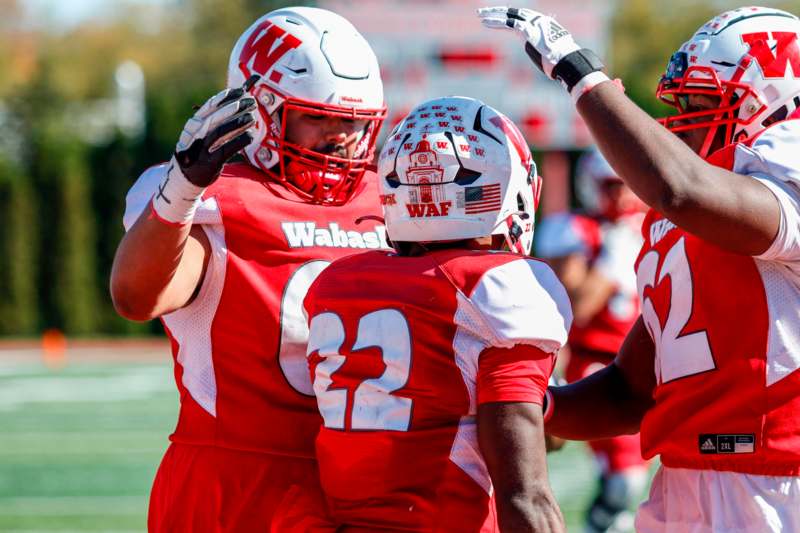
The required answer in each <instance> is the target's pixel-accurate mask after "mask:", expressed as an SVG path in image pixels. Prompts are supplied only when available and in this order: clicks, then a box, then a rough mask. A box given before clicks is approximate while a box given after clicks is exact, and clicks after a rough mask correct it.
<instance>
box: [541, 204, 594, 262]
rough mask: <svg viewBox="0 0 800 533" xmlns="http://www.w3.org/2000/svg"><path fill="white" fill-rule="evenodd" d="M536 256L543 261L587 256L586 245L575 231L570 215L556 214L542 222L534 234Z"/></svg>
mask: <svg viewBox="0 0 800 533" xmlns="http://www.w3.org/2000/svg"><path fill="white" fill-rule="evenodd" d="M534 239H535V242H534V250H536V256H537V257H542V258H544V259H551V258H553V257H565V256H568V255H572V254H588V252H589V251H588V250H587V249H586V243H584V242H583V239H581V237H580V235H579V234H578V232H577V231H575V226H574V224H573V221H572V215H571V214H569V213H556V214H555V215H550V216H549V217H547V218H545V219H543V220H542V222H541V223H540V224H539V226H538V227H537V228H536V232H535V233H534Z"/></svg>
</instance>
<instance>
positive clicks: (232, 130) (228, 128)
mask: <svg viewBox="0 0 800 533" xmlns="http://www.w3.org/2000/svg"><path fill="white" fill-rule="evenodd" d="M257 79H258V78H257V77H256V76H253V77H251V78H250V79H248V80H247V81H246V82H245V84H244V85H243V86H242V87H238V88H236V89H226V90H224V91H222V92H220V93H218V94H216V95H214V96H212V97H211V98H210V99H209V100H208V101H207V102H206V103H205V104H203V105H202V107H200V109H198V110H197V112H196V113H195V114H194V116H193V117H192V118H190V119H189V121H188V122H186V125H185V126H184V127H183V132H181V136H180V139H178V144H177V145H176V147H175V162H176V163H177V164H178V167H179V168H180V171H181V172H182V173H183V175H184V176H185V177H186V179H187V180H188V181H189V182H191V183H192V184H194V185H196V186H198V187H208V186H209V185H211V184H212V183H213V182H214V181H215V180H216V179H217V177H218V176H219V174H220V172H221V171H222V166H223V165H224V164H225V162H226V161H227V160H228V159H230V158H231V157H233V155H234V154H236V153H237V152H239V151H240V150H242V149H243V148H244V147H245V146H247V145H248V144H250V142H251V141H252V136H251V134H250V133H249V132H248V131H247V130H248V129H250V128H251V127H252V126H253V125H254V124H255V115H254V113H255V109H256V101H255V99H254V98H253V97H251V96H250V95H249V93H248V91H249V89H250V87H252V85H253V83H255V82H256V81H257Z"/></svg>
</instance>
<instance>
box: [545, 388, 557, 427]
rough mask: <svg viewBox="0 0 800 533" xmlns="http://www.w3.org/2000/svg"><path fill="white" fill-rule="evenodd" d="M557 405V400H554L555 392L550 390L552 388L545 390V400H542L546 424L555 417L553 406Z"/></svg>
mask: <svg viewBox="0 0 800 533" xmlns="http://www.w3.org/2000/svg"><path fill="white" fill-rule="evenodd" d="M554 407H555V402H554V400H553V393H552V392H550V389H549V388H548V389H547V390H545V391H544V400H543V401H542V419H543V420H544V423H545V424H546V423H547V421H548V420H550V419H551V418H552V417H553V408H554Z"/></svg>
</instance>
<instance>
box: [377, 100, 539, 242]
mask: <svg viewBox="0 0 800 533" xmlns="http://www.w3.org/2000/svg"><path fill="white" fill-rule="evenodd" d="M378 174H379V178H380V179H379V183H380V187H381V203H382V204H383V212H384V217H385V219H386V231H387V234H388V235H389V237H390V238H391V239H392V240H393V241H394V242H442V241H457V240H463V239H472V238H477V237H484V236H488V235H499V236H504V237H505V239H501V241H503V240H504V242H505V244H506V245H507V247H508V249H509V250H512V251H515V252H519V253H523V254H528V253H530V249H531V244H532V242H533V225H534V214H535V212H536V207H537V205H538V201H539V193H540V191H541V184H542V180H541V178H540V177H539V175H538V173H537V172H536V165H535V164H534V162H533V158H532V157H531V152H530V150H529V149H528V144H527V142H526V141H525V139H524V138H523V136H522V134H521V133H520V132H519V130H518V129H517V127H516V126H515V125H514V123H513V122H511V120H509V119H508V118H507V117H506V116H505V115H502V114H501V113H499V112H498V111H496V110H495V109H492V108H491V107H489V106H488V105H486V104H484V103H483V102H481V101H479V100H475V99H473V98H466V97H461V96H452V97H446V98H436V99H433V100H429V101H427V102H424V103H422V104H420V105H419V106H417V107H416V108H415V109H414V110H412V111H411V112H410V113H409V114H408V116H406V117H405V118H404V119H403V120H402V121H401V122H400V123H399V124H398V125H397V126H396V127H395V129H394V131H392V133H391V134H390V135H389V138H388V139H387V140H386V143H385V144H384V147H383V150H382V151H381V155H380V158H379V160H378Z"/></svg>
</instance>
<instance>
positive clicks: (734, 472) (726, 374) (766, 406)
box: [479, 7, 800, 533]
mask: <svg viewBox="0 0 800 533" xmlns="http://www.w3.org/2000/svg"><path fill="white" fill-rule="evenodd" d="M479 16H480V17H481V18H482V19H483V21H484V23H485V24H486V25H487V26H489V27H493V28H505V29H510V30H513V31H514V32H516V33H517V34H518V35H519V36H521V37H522V39H523V41H524V42H525V49H526V50H527V52H528V54H529V55H530V57H531V58H532V59H533V60H534V62H535V63H536V64H537V66H538V67H539V68H541V69H542V70H543V71H544V72H545V74H547V75H548V76H550V77H552V78H555V79H558V80H560V81H561V82H562V84H563V85H564V86H565V87H566V89H567V90H568V91H569V92H570V94H571V95H572V97H573V99H574V100H575V102H576V106H577V109H578V111H579V112H580V114H581V116H582V117H583V118H584V120H585V121H586V123H587V124H588V125H589V128H590V129H591V131H592V134H593V135H594V138H595V139H596V140H597V142H598V144H599V146H600V148H601V150H602V151H603V154H604V155H605V156H606V157H607V158H608V160H609V162H610V163H611V165H612V166H613V167H614V169H615V170H616V171H617V172H618V174H619V176H620V177H621V178H622V179H623V180H624V181H625V182H626V183H627V184H628V185H629V186H630V187H631V189H633V190H634V192H636V194H637V195H638V196H639V197H640V198H642V200H644V201H645V203H647V204H648V205H649V206H650V207H651V208H652V209H651V210H650V211H649V212H648V214H647V216H646V218H645V221H644V224H643V226H642V234H643V237H644V245H643V248H642V250H641V252H640V254H639V257H638V259H637V264H636V275H637V285H638V292H639V298H640V300H641V305H642V315H641V317H640V318H639V319H638V320H637V322H636V324H635V325H634V326H633V329H632V330H631V332H630V333H629V335H628V336H627V338H626V341H625V343H624V344H623V346H622V348H621V350H620V353H619V355H618V357H617V359H616V360H615V362H614V363H613V364H612V365H609V366H608V367H606V368H605V369H604V370H601V371H600V372H597V373H596V374H593V375H592V376H590V377H589V378H586V379H584V380H582V381H580V382H578V383H577V384H575V385H570V386H567V387H564V388H556V389H554V390H553V395H554V397H555V402H554V404H555V413H556V414H555V416H554V417H553V420H552V423H551V426H550V427H549V430H550V431H552V432H554V433H556V434H558V435H560V436H562V437H568V438H579V439H587V438H597V437H604V436H611V435H617V434H620V433H633V432H635V431H636V430H638V429H639V428H640V426H641V439H642V451H643V453H644V455H645V456H646V457H652V456H655V455H660V456H661V463H662V467H661V468H660V470H659V471H658V473H657V474H656V477H655V479H654V481H653V485H652V487H651V491H650V497H649V499H648V501H646V502H645V503H644V504H642V506H641V507H640V509H639V512H638V514H637V517H636V529H637V531H640V532H645V533H647V532H660V531H742V532H744V531H747V532H750V531H752V532H756V531H758V532H765V531H798V530H800V477H798V475H800V417H798V413H800V371H798V368H799V367H800V189H799V188H798V185H800V120H797V118H800V111H799V110H798V107H799V106H800V43H799V42H798V38H800V20H798V18H797V17H796V16H795V15H792V14H790V13H787V12H785V11H779V10H776V9H768V8H762V7H743V8H738V9H735V10H732V11H728V12H725V13H722V14H721V15H719V16H717V17H714V18H713V19H712V20H710V21H709V22H708V23H706V24H704V25H703V26H702V27H701V28H700V29H699V30H698V31H697V32H696V33H695V34H694V35H693V36H692V37H691V38H690V39H689V41H687V42H686V43H685V44H684V45H683V46H681V48H680V49H679V50H678V51H677V52H676V53H675V54H674V55H673V56H672V58H671V59H670V61H669V64H668V67H667V70H666V73H665V74H664V76H663V77H662V79H661V82H660V84H659V87H658V95H659V97H660V98H661V99H662V100H664V101H665V102H667V103H670V104H672V105H673V106H674V107H675V108H676V110H677V115H675V116H672V117H669V118H668V119H666V121H665V122H666V126H667V127H666V128H664V127H662V126H660V125H659V124H658V123H657V122H656V121H654V120H652V119H651V118H650V117H649V116H648V115H647V114H645V113H644V112H643V111H642V110H641V109H639V108H638V107H637V106H636V105H635V104H634V103H633V102H631V101H630V100H629V99H628V98H627V97H626V96H625V95H624V94H623V92H622V91H621V90H620V88H619V87H618V86H617V85H616V84H614V83H612V82H611V81H610V80H609V78H608V77H607V76H606V75H605V74H604V73H603V72H602V68H603V65H602V63H601V61H600V60H599V58H597V56H596V55H594V54H593V53H592V52H591V51H589V50H586V49H582V48H581V47H580V46H578V45H577V44H575V41H574V40H573V38H572V36H571V34H570V33H569V31H567V30H566V29H565V28H563V27H562V26H561V25H559V24H558V23H557V22H556V21H555V20H553V19H552V18H550V17H547V16H544V15H542V14H541V13H537V12H535V11H531V10H527V9H514V8H485V9H482V10H480V11H479ZM670 130H671V131H670ZM587 407H588V408H587Z"/></svg>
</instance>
